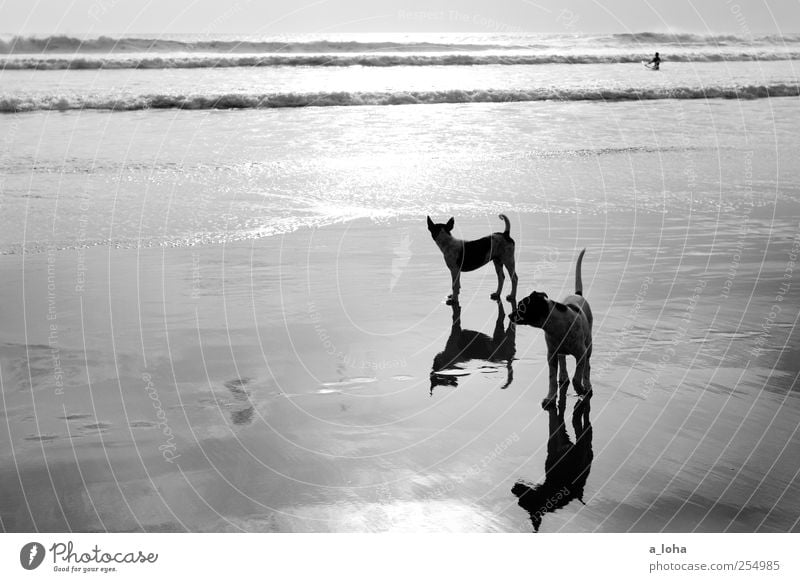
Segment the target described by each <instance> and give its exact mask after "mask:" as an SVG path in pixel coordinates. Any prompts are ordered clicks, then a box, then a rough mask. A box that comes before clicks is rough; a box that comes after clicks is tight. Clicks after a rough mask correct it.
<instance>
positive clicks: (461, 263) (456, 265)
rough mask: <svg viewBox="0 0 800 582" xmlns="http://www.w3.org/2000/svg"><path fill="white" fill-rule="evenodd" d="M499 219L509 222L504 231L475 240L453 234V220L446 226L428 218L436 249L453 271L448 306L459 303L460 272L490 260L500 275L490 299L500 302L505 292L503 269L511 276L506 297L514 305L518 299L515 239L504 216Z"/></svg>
mask: <svg viewBox="0 0 800 582" xmlns="http://www.w3.org/2000/svg"><path fill="white" fill-rule="evenodd" d="M500 218H501V219H502V220H503V222H505V223H506V229H505V231H503V232H496V233H494V234H490V235H489V236H485V237H483V238H479V239H476V240H467V241H464V240H459V239H457V238H455V237H454V236H453V235H452V234H451V232H452V230H453V225H454V224H455V220H454V219H453V218H451V219H450V220H448V221H447V222H446V223H445V224H434V222H433V221H432V220H431V217H430V216H429V217H428V230H429V231H430V233H431V237H433V240H434V241H435V242H436V246H438V247H439V250H440V251H442V254H443V255H444V262H445V264H446V265H447V268H448V269H450V276H451V278H452V280H453V294H452V295H450V296H449V297H448V299H447V304H448V305H457V304H458V294H459V292H460V291H461V273H462V272H464V273H466V272H469V271H474V270H476V269H479V268H481V267H482V266H484V265H485V264H486V263H488V262H489V261H492V262H494V270H495V271H496V272H497V291H495V292H494V293H492V295H491V298H492V299H494V300H497V299H500V294H501V293H502V291H503V282H504V281H505V275H503V267H505V268H506V270H507V271H508V275H509V277H511V294H510V295H509V296H508V297H507V298H506V299H508V300H509V301H511V302H512V303H513V302H514V301H516V298H517V271H516V269H515V267H514V239H512V238H511V234H510V233H511V224H510V223H509V221H508V218H507V217H506V215H505V214H501V215H500Z"/></svg>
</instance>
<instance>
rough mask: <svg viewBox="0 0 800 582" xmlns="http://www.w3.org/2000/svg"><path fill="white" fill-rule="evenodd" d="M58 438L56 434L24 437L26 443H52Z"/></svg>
mask: <svg viewBox="0 0 800 582" xmlns="http://www.w3.org/2000/svg"><path fill="white" fill-rule="evenodd" d="M57 438H58V435H57V434H35V435H32V436H27V437H25V440H26V441H37V442H47V441H54V440H56V439H57Z"/></svg>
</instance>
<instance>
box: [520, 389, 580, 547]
mask: <svg viewBox="0 0 800 582" xmlns="http://www.w3.org/2000/svg"><path fill="white" fill-rule="evenodd" d="M560 400H561V401H560V402H559V405H558V406H551V407H550V409H549V410H548V413H549V415H550V422H549V436H548V438H547V459H546V460H545V462H544V474H545V478H544V483H540V484H538V485H529V484H527V483H525V482H524V481H517V482H516V483H515V484H514V487H512V489H511V492H512V493H513V494H514V495H516V496H517V497H519V506H520V507H522V508H523V509H525V510H526V511H527V512H528V513H530V515H531V523H532V524H533V529H534V530H535V531H537V532H538V531H539V527H540V526H541V525H542V518H543V517H544V515H545V514H546V513H550V512H553V511H556V510H557V509H560V508H562V507H564V506H565V505H567V504H568V503H569V502H570V501H572V500H573V499H577V500H579V501H581V502H583V490H584V488H585V486H586V479H587V478H588V477H589V471H590V470H591V468H592V459H593V458H594V453H593V452H592V423H591V422H590V419H589V412H590V399H589V398H585V399H583V400H582V401H579V402H578V404H577V405H576V406H575V409H574V410H573V412H572V427H573V429H574V430H575V443H574V444H573V443H572V441H570V440H569V435H568V434H567V428H566V426H565V424H564V408H565V404H566V387H565V388H564V394H563V397H562V398H561V399H560Z"/></svg>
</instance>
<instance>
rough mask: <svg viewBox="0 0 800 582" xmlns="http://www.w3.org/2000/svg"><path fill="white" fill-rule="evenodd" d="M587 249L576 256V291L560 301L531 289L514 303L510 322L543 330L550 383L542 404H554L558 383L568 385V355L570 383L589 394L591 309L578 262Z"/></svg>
mask: <svg viewBox="0 0 800 582" xmlns="http://www.w3.org/2000/svg"><path fill="white" fill-rule="evenodd" d="M585 252H586V249H583V250H582V251H581V254H580V255H578V263H577V266H576V267H575V294H574V295H570V296H569V297H567V298H566V299H564V301H563V302H562V303H559V302H558V301H553V300H552V299H550V298H548V297H547V293H542V292H540V291H534V292H533V293H531V294H530V295H529V296H528V297H525V298H524V299H523V300H522V301H520V302H519V305H517V310H516V312H515V313H513V314H512V316H511V321H513V322H514V323H521V324H525V325H532V326H533V327H539V328H541V329H542V330H544V338H545V342H546V343H547V363H548V365H549V366H550V384H549V388H548V391H547V397H546V398H545V399H544V400H543V401H542V407H543V408H548V407H549V406H552V405H553V404H555V401H556V393H557V392H558V385H559V384H561V385H562V386H566V385H568V384H569V374H568V373H567V356H573V357H574V358H575V363H576V366H575V376H573V377H572V386H573V387H574V388H575V392H577V393H578V395H579V396H585V395H586V394H589V393H591V391H592V384H591V381H590V379H589V371H590V367H589V358H591V356H592V310H591V308H590V307H589V302H588V301H586V299H584V298H583V281H582V280H581V263H582V262H583V255H584V253H585Z"/></svg>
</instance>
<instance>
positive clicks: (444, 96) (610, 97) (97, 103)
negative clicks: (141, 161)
mask: <svg viewBox="0 0 800 582" xmlns="http://www.w3.org/2000/svg"><path fill="white" fill-rule="evenodd" d="M798 96H800V85H796V84H794V85H793V84H774V85H743V86H728V87H722V86H719V87H664V88H648V89H641V88H633V87H631V88H613V89H563V90H559V89H555V88H539V89H531V90H516V91H515V90H450V91H409V92H365V93H359V92H347V91H340V92H321V93H272V94H255V95H254V94H242V93H228V94H222V95H167V94H161V95H131V96H122V97H119V96H116V97H108V96H80V95H78V96H59V95H53V96H25V97H22V96H0V112H2V113H22V112H28V111H71V110H108V111H135V110H142V109H189V110H204V109H206V110H207V109H272V108H285V107H342V106H380V105H431V104H441V103H510V102H525V101H640V100H653V99H761V98H767V97H798Z"/></svg>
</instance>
